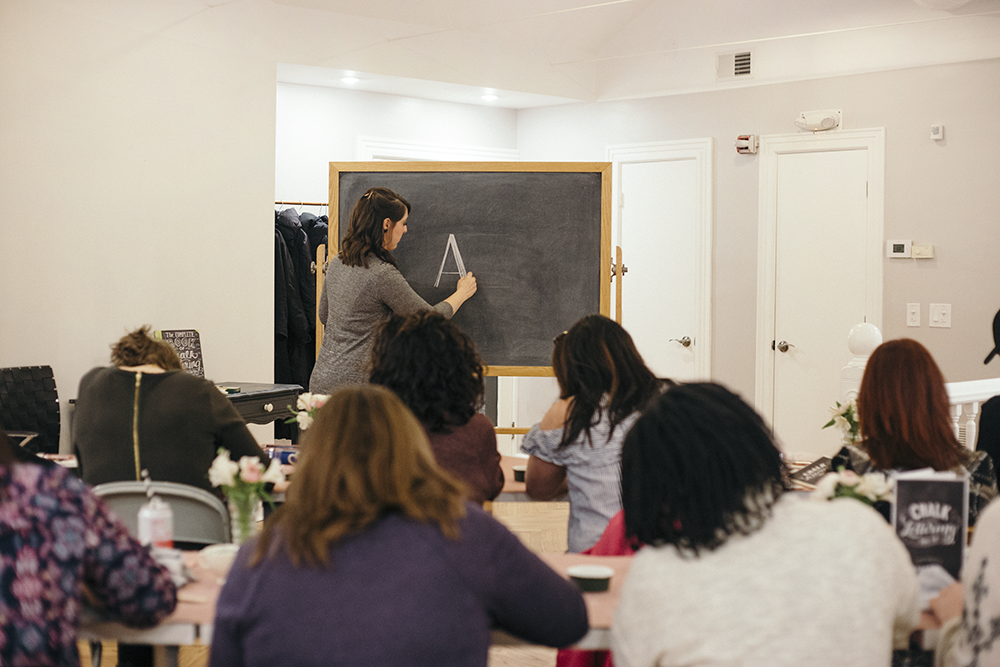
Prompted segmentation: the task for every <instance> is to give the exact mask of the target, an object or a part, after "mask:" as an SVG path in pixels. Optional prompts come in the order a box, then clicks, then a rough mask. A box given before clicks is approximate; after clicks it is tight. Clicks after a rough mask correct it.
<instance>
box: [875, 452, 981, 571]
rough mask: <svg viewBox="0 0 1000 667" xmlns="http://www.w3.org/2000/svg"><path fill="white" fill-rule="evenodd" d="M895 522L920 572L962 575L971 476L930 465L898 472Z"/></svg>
mask: <svg viewBox="0 0 1000 667" xmlns="http://www.w3.org/2000/svg"><path fill="white" fill-rule="evenodd" d="M893 477H894V478H895V480H896V485H895V490H894V499H893V503H892V514H891V523H892V526H893V528H894V529H895V531H896V535H897V536H898V537H899V539H900V540H902V542H903V544H904V545H905V546H906V548H907V549H908V550H909V552H910V558H911V559H912V560H913V564H914V565H915V566H916V567H917V569H918V571H919V570H921V569H922V568H929V567H933V566H935V565H937V566H940V567H941V568H943V569H945V570H946V571H947V572H948V573H949V574H950V575H951V576H952V577H953V578H954V579H955V580H958V579H959V578H960V574H961V570H962V562H963V560H964V558H965V542H966V535H967V534H968V527H969V478H968V476H966V475H959V474H956V473H954V472H950V471H946V472H938V471H934V470H931V469H930V468H927V469H924V470H913V471H908V472H900V473H896V474H895V475H894V476H893Z"/></svg>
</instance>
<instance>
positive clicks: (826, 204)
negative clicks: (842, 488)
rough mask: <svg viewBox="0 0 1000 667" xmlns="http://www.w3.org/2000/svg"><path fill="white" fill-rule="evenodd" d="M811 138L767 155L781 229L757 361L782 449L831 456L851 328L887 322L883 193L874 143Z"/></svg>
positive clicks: (770, 240) (773, 238)
mask: <svg viewBox="0 0 1000 667" xmlns="http://www.w3.org/2000/svg"><path fill="white" fill-rule="evenodd" d="M805 141H806V144H805V145H801V144H800V145H798V146H797V147H796V149H795V150H778V151H775V152H774V153H773V154H772V155H771V156H770V159H769V160H764V161H762V174H761V179H762V181H766V182H768V184H769V188H770V189H769V191H768V192H767V193H766V194H765V193H762V195H765V197H762V203H763V205H764V207H765V208H767V207H768V206H771V208H770V209H769V210H768V213H769V214H770V215H772V216H773V219H772V220H771V222H773V227H771V228H770V229H769V230H768V232H772V233H773V235H772V234H770V233H768V234H764V233H762V238H761V243H762V244H770V245H771V246H772V248H771V253H772V255H771V256H772V257H773V260H772V261H771V265H770V267H768V268H769V269H770V271H771V274H772V276H773V283H772V285H771V291H770V293H769V294H767V295H765V296H764V298H765V300H766V301H765V307H764V308H763V309H762V310H763V311H765V312H767V311H770V312H769V313H768V314H767V317H769V318H770V322H768V323H767V324H768V325H769V326H768V327H765V329H769V331H766V332H765V333H764V335H763V337H762V336H760V335H758V340H757V344H758V347H763V348H764V349H763V350H759V351H758V360H760V359H761V356H763V358H764V361H765V363H764V366H765V368H764V369H763V372H764V374H765V375H767V376H769V379H770V383H769V384H770V392H769V393H770V399H771V400H770V408H771V409H770V414H768V413H767V412H766V411H765V410H762V412H764V413H765V417H769V418H770V421H771V424H772V426H773V428H774V432H775V435H776V436H777V438H778V440H779V443H780V444H781V446H782V448H783V449H784V450H785V451H791V452H813V453H819V454H825V455H829V454H832V453H835V452H836V451H837V449H838V448H839V447H840V435H841V434H840V432H839V430H837V429H826V430H823V429H822V426H823V424H825V423H826V422H827V421H828V420H829V418H830V412H829V408H830V407H831V406H832V405H834V402H835V401H836V400H837V399H838V398H839V395H840V372H841V370H842V369H843V367H844V366H845V365H846V364H847V362H848V361H850V360H851V356H852V355H851V353H850V350H849V349H848V347H847V335H848V333H849V332H850V330H851V327H853V326H854V325H856V324H858V323H860V322H863V321H866V318H867V321H869V322H872V323H873V324H875V325H876V326H881V322H880V316H881V252H880V250H881V245H882V242H881V236H882V231H881V227H882V225H881V215H880V213H879V211H880V208H881V206H880V202H881V197H880V196H879V197H875V198H874V200H875V201H873V197H871V196H870V195H871V192H872V190H873V189H874V183H877V182H878V181H879V180H880V179H879V178H877V174H875V175H874V176H875V177H874V178H873V173H872V172H873V170H875V171H877V165H875V164H873V163H875V162H877V160H876V159H874V158H876V156H874V155H873V154H872V153H873V151H874V150H875V148H873V147H872V146H870V145H861V146H858V145H851V144H850V143H848V144H847V145H844V143H843V142H839V143H835V144H830V143H828V142H827V141H824V140H823V139H819V138H815V139H811V140H805ZM785 148H787V146H786V147H785ZM765 169H766V170H768V173H767V174H765V173H764V170H765ZM873 209H875V210H873ZM758 331H759V333H760V329H759V330H758ZM772 346H773V347H772ZM761 353H763V355H761ZM758 379H760V377H759V378H758ZM758 384H760V383H758ZM758 391H760V387H758ZM758 398H760V396H758ZM760 403H761V401H759V404H758V408H761V407H762V406H761V405H760ZM763 403H764V405H766V403H767V401H763Z"/></svg>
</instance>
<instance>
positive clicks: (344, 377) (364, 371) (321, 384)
mask: <svg viewBox="0 0 1000 667" xmlns="http://www.w3.org/2000/svg"><path fill="white" fill-rule="evenodd" d="M425 309H427V310H436V311H437V312H439V313H441V314H442V315H444V316H445V317H449V318H450V317H451V316H452V315H453V314H454V311H453V310H452V308H451V304H450V303H448V302H447V301H442V302H441V303H439V304H437V305H436V306H433V307H432V306H431V305H430V304H428V303H427V302H426V301H424V300H423V299H422V298H421V297H420V295H419V294H417V293H416V292H414V291H413V288H412V287H410V285H409V284H408V283H407V282H406V279H405V278H403V274H401V273H400V272H399V269H397V268H396V267H395V266H393V265H392V264H388V263H386V262H383V261H382V260H380V259H378V258H376V257H373V256H371V255H369V256H368V268H367V269H366V268H364V267H361V266H344V264H342V263H341V261H340V257H339V256H337V257H334V258H333V259H331V260H330V264H329V266H327V269H326V278H325V280H324V282H323V294H322V296H321V297H320V300H319V320H320V322H322V323H323V326H324V327H325V330H324V332H323V344H322V346H321V347H320V350H319V356H318V357H317V358H316V365H315V366H314V367H313V372H312V376H311V377H310V378H309V391H311V392H313V393H318V394H329V393H330V392H331V391H333V390H334V389H337V388H339V387H343V386H346V385H351V384H366V383H367V382H368V374H369V365H370V364H369V362H370V357H371V350H372V344H373V342H374V338H375V330H376V328H377V327H378V325H379V324H381V323H382V322H384V321H385V320H386V319H388V317H389V315H390V314H391V313H399V314H400V315H407V314H409V313H412V312H416V311H418V310H425Z"/></svg>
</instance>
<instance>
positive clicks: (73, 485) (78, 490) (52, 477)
mask: <svg viewBox="0 0 1000 667" xmlns="http://www.w3.org/2000/svg"><path fill="white" fill-rule="evenodd" d="M10 485H11V488H12V489H17V490H18V492H17V494H16V495H22V496H26V497H29V496H37V495H50V496H68V497H81V496H83V495H84V494H86V493H89V491H88V488H87V486H86V485H85V484H84V483H83V481H82V480H80V479H79V478H78V477H76V476H75V475H73V474H71V473H70V472H69V471H68V470H67V469H66V468H63V467H62V466H59V465H54V466H44V465H39V464H36V463H18V464H15V465H14V466H11V473H10Z"/></svg>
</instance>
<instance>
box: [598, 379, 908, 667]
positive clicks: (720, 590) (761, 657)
mask: <svg viewBox="0 0 1000 667" xmlns="http://www.w3.org/2000/svg"><path fill="white" fill-rule="evenodd" d="M784 477H785V468H784V464H783V462H782V459H781V454H780V452H779V450H778V448H777V447H776V446H775V444H774V441H773V439H772V436H771V432H770V429H769V428H768V427H767V425H765V424H764V421H763V420H762V419H761V418H760V416H758V415H757V413H756V412H754V410H753V409H752V408H751V407H750V406H748V405H747V404H746V403H744V402H743V400H742V399H740V397H739V396H737V395H736V394H733V393H732V392H730V391H729V390H727V389H725V388H724V387H722V386H720V385H717V384H710V383H703V384H697V383H695V384H682V385H678V386H676V387H671V388H670V389H668V390H667V391H666V392H664V393H663V395H662V396H660V397H658V398H656V399H655V400H654V401H653V402H652V403H651V404H650V405H649V407H648V408H647V409H646V411H645V412H644V413H643V415H642V416H641V417H639V419H638V420H637V421H636V422H635V424H634V425H633V427H632V429H631V431H629V434H628V436H627V437H626V439H625V444H624V449H623V452H622V497H623V501H624V514H625V529H626V532H627V534H628V535H629V536H631V537H632V538H633V539H634V540H637V541H638V542H641V543H644V544H645V545H646V546H644V547H642V548H641V549H640V550H639V551H638V553H636V555H635V556H634V557H633V559H632V564H631V566H630V568H629V573H628V576H627V578H626V580H625V583H624V585H623V587H622V592H621V599H620V602H619V605H618V608H617V610H616V612H615V617H614V623H613V626H612V649H613V654H614V662H615V665H616V666H617V667H637V666H642V667H652V666H653V665H656V666H658V667H668V666H671V665H693V664H705V665H709V664H711V665H736V664H741V665H742V664H747V665H772V666H774V667H785V666H788V667H792V666H793V665H794V666H798V665H810V664H838V665H861V666H865V667H867V666H871V667H875V666H878V665H888V664H889V663H890V655H891V653H892V649H893V646H894V645H896V646H901V645H905V642H906V641H907V639H908V637H909V634H910V630H911V629H912V628H913V627H914V626H915V625H916V623H917V619H918V609H919V605H918V592H919V587H918V585H917V579H916V574H915V572H914V569H913V565H912V564H911V562H910V557H909V554H908V553H907V551H906V548H905V547H904V546H903V545H902V543H901V542H900V541H899V540H898V539H897V538H896V536H895V534H894V533H893V531H892V529H891V528H890V527H889V525H888V524H887V523H886V522H885V521H884V520H883V519H882V518H881V516H880V515H879V514H878V513H877V512H875V511H874V510H872V509H871V508H870V507H867V506H865V505H864V504H862V503H860V502H858V501H856V500H852V499H849V498H842V499H838V500H834V501H831V502H822V503H821V502H815V501H812V500H809V499H804V498H800V497H796V496H795V494H786V493H784V484H783V480H784Z"/></svg>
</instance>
